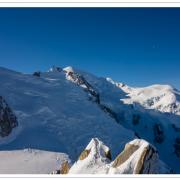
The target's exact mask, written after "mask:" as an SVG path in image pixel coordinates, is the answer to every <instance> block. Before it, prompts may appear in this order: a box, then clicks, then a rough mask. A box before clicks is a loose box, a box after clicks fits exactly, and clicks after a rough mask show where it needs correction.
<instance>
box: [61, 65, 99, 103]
mask: <svg viewBox="0 0 180 180" xmlns="http://www.w3.org/2000/svg"><path fill="white" fill-rule="evenodd" d="M63 71H64V72H65V73H66V78H67V79H68V80H70V81H72V82H74V83H76V84H77V85H79V86H81V87H83V88H84V90H85V91H87V92H88V93H89V95H90V97H91V100H93V101H95V102H97V103H98V104H99V103H100V99H99V93H98V92H96V90H95V89H94V88H93V87H92V86H91V85H90V84H89V83H88V82H87V81H86V79H85V78H84V77H83V76H82V75H80V74H78V73H76V72H74V70H73V69H72V67H67V68H64V69H63Z"/></svg>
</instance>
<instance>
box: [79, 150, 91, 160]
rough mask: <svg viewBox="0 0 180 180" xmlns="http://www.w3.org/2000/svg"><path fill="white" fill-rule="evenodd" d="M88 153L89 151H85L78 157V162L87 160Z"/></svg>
mask: <svg viewBox="0 0 180 180" xmlns="http://www.w3.org/2000/svg"><path fill="white" fill-rule="evenodd" d="M90 152H91V150H90V149H85V150H84V151H83V152H82V153H81V155H80V156H79V160H84V159H85V158H87V157H88V155H89V153H90Z"/></svg>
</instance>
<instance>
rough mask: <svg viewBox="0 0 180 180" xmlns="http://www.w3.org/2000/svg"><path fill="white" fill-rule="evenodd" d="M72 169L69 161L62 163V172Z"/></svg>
mask: <svg viewBox="0 0 180 180" xmlns="http://www.w3.org/2000/svg"><path fill="white" fill-rule="evenodd" d="M69 169H70V166H69V163H68V161H65V162H64V163H62V165H61V168H60V174H68V172H69Z"/></svg>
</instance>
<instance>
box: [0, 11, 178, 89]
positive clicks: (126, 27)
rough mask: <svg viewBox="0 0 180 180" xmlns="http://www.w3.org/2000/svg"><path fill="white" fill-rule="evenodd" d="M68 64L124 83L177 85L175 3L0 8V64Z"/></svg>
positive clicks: (29, 68)
mask: <svg viewBox="0 0 180 180" xmlns="http://www.w3.org/2000/svg"><path fill="white" fill-rule="evenodd" d="M52 65H57V66H61V67H64V66H69V65H71V66H74V67H76V68H79V69H82V70H85V71H89V72H91V73H94V74H96V75H98V76H105V77H106V76H108V77H112V78H113V79H114V80H117V81H120V82H124V83H126V84H129V85H136V86H146V85H150V84H154V83H163V84H170V85H173V86H174V87H176V88H178V89H180V9H178V8H177V9H175V8H172V9H170V8H169V9H168V8H167V9H164V8H160V9H159V8H155V9H150V8H143V9H140V8H94V9H90V8H89V9H87V8H83V9H80V8H54V9H53V8H52V9H50V8H47V9H43V8H41V9H39V8H36V9H27V8H24V9H10V8H9V9H8V8H7V9H5V8H1V9H0V66H3V67H7V68H11V69H14V70H18V71H21V72H28V73H29V72H33V71H35V70H42V71H44V70H47V69H49V67H51V66H52Z"/></svg>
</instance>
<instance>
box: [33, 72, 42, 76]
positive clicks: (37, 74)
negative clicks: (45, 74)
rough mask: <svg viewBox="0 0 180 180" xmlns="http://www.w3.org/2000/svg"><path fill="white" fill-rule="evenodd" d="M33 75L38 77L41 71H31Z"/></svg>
mask: <svg viewBox="0 0 180 180" xmlns="http://www.w3.org/2000/svg"><path fill="white" fill-rule="evenodd" d="M33 76H36V77H40V76H41V72H40V71H36V72H34V73H33Z"/></svg>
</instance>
